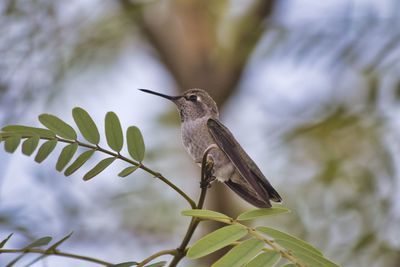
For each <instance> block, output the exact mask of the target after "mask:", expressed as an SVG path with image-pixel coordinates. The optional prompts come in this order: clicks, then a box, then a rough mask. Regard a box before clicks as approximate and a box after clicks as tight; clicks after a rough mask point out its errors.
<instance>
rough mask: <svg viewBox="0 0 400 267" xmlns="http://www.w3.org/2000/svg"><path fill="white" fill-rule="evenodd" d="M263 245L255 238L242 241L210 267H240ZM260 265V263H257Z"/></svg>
mask: <svg viewBox="0 0 400 267" xmlns="http://www.w3.org/2000/svg"><path fill="white" fill-rule="evenodd" d="M263 247H264V242H262V241H260V240H257V239H249V240H246V241H243V242H242V243H240V244H239V245H237V246H235V247H234V248H232V249H231V250H230V251H229V252H228V253H226V254H225V255H224V256H223V257H222V258H220V259H219V260H218V261H216V262H215V263H214V264H213V265H212V267H240V266H243V265H244V264H246V263H247V262H248V261H249V260H251V259H252V258H253V257H254V256H256V255H257V254H258V252H260V251H261V250H262V248H263ZM259 266H261V265H259Z"/></svg>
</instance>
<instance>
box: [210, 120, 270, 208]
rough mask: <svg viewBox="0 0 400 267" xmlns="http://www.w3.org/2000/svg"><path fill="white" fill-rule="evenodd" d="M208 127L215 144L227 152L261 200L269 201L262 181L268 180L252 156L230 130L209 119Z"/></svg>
mask: <svg viewBox="0 0 400 267" xmlns="http://www.w3.org/2000/svg"><path fill="white" fill-rule="evenodd" d="M207 126H208V130H209V132H210V133H211V136H212V137H213V138H214V141H215V143H216V144H217V145H218V147H219V148H220V149H221V150H222V151H224V152H225V154H226V155H227V156H228V158H229V159H230V160H231V162H232V163H233V165H235V167H236V169H237V170H238V172H239V173H240V175H241V176H242V177H243V178H244V179H245V180H246V181H247V182H248V183H249V185H250V186H251V187H252V188H253V189H254V191H256V193H257V194H258V195H259V197H260V198H262V199H266V200H268V199H269V196H268V193H267V192H266V190H265V189H264V188H263V186H262V180H266V178H265V177H264V175H263V174H262V173H261V171H260V169H258V167H257V165H256V164H255V163H254V161H253V160H252V159H251V158H250V156H249V155H247V153H246V152H245V151H244V150H243V148H241V147H240V145H239V143H238V142H237V141H236V140H235V138H234V137H233V135H232V133H231V132H230V131H229V130H228V128H226V127H225V126H224V125H223V124H222V123H221V122H219V121H218V120H215V119H208V121H207Z"/></svg>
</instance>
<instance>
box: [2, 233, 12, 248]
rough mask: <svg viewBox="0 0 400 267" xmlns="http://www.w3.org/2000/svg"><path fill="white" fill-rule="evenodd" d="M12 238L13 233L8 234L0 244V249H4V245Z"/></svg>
mask: <svg viewBox="0 0 400 267" xmlns="http://www.w3.org/2000/svg"><path fill="white" fill-rule="evenodd" d="M12 236H13V233H11V234H9V235H8V236H7V237H6V238H5V239H3V241H1V242H0V248H2V247H4V245H5V244H6V243H7V242H8V240H10V238H11V237H12Z"/></svg>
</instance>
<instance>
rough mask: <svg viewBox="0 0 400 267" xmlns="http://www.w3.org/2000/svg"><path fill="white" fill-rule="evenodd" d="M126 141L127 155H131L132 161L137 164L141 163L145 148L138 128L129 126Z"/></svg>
mask: <svg viewBox="0 0 400 267" xmlns="http://www.w3.org/2000/svg"><path fill="white" fill-rule="evenodd" d="M126 140H127V143H128V152H129V155H131V157H132V158H133V159H134V160H137V161H139V162H141V161H143V159H144V151H145V146H144V141H143V136H142V133H141V132H140V130H139V128H138V127H136V126H130V127H129V128H128V130H127V132H126Z"/></svg>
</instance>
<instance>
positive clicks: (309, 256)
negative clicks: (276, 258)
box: [275, 239, 339, 267]
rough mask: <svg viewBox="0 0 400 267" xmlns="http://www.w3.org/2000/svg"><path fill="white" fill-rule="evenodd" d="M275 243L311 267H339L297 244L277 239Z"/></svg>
mask: <svg viewBox="0 0 400 267" xmlns="http://www.w3.org/2000/svg"><path fill="white" fill-rule="evenodd" d="M275 242H276V243H278V244H279V245H281V246H282V247H284V248H286V249H288V250H290V251H291V253H292V254H293V255H294V256H296V257H297V258H299V259H300V260H302V261H303V262H305V263H306V264H307V266H309V267H322V266H325V267H339V265H337V264H335V263H333V262H332V261H330V260H328V259H326V258H324V257H323V256H322V255H321V254H318V253H315V252H314V251H312V250H308V249H307V248H304V247H303V246H301V245H300V244H299V243H297V242H293V241H288V240H280V239H278V240H276V239H275Z"/></svg>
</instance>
